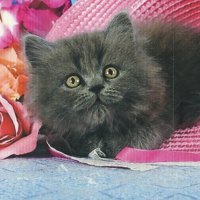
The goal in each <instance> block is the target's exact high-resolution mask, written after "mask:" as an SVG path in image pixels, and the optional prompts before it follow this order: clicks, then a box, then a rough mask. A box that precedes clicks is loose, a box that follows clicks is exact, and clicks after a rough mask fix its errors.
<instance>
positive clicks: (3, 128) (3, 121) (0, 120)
mask: <svg viewBox="0 0 200 200" xmlns="http://www.w3.org/2000/svg"><path fill="white" fill-rule="evenodd" d="M4 136H15V127H14V124H13V122H12V120H11V118H10V116H9V115H8V113H5V112H0V140H1V138H2V137H4Z"/></svg>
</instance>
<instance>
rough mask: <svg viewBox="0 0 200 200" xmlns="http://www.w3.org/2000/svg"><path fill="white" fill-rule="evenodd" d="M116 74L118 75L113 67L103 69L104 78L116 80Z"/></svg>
mask: <svg viewBox="0 0 200 200" xmlns="http://www.w3.org/2000/svg"><path fill="white" fill-rule="evenodd" d="M118 74H119V72H118V70H117V69H116V68H115V67H109V66H107V67H106V68H105V69H104V76H105V77H106V78H109V79H113V78H116V77H117V76H118Z"/></svg>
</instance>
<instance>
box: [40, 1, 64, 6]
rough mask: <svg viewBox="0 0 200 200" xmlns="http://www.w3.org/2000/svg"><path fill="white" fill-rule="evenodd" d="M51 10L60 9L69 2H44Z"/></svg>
mask: <svg viewBox="0 0 200 200" xmlns="http://www.w3.org/2000/svg"><path fill="white" fill-rule="evenodd" d="M42 1H43V2H44V3H45V4H46V5H47V6H48V7H49V8H59V7H61V6H62V5H64V3H65V2H66V1H67V0H42Z"/></svg>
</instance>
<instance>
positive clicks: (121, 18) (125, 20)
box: [106, 12, 133, 34]
mask: <svg viewBox="0 0 200 200" xmlns="http://www.w3.org/2000/svg"><path fill="white" fill-rule="evenodd" d="M106 32H107V33H108V34H125V33H129V34H133V27H132V22H131V19H130V17H129V15H128V13H126V12H121V13H119V14H117V15H116V16H115V17H114V18H113V19H112V20H111V22H110V23H109V25H108V27H107V29H106Z"/></svg>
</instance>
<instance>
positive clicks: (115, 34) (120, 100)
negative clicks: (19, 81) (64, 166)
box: [24, 13, 200, 157]
mask: <svg viewBox="0 0 200 200" xmlns="http://www.w3.org/2000/svg"><path fill="white" fill-rule="evenodd" d="M24 52H25V55H26V58H27V61H28V64H29V75H30V80H29V84H28V93H27V96H26V102H27V105H28V107H29V109H30V111H31V112H32V113H33V114H34V115H36V116H37V117H39V118H40V119H41V120H42V121H43V123H44V124H45V126H46V127H47V128H48V129H49V130H50V132H51V134H49V136H48V137H49V141H50V142H51V143H53V145H55V146H56V148H58V149H59V150H61V151H63V152H65V153H68V154H70V155H75V156H87V155H88V154H89V153H90V152H91V151H92V150H94V149H96V148H100V149H101V151H102V152H103V153H104V154H102V155H105V156H106V157H115V155H116V154H117V153H118V152H119V151H120V150H121V149H122V148H123V147H125V146H131V147H135V148H142V149H155V148H158V147H159V146H160V144H162V142H163V141H164V140H165V139H166V138H168V137H169V136H170V134H171V133H172V132H173V130H174V129H175V128H177V127H178V126H179V125H180V124H183V123H184V122H194V121H195V120H196V119H197V118H198V116H199V112H200V104H199V102H200V93H199V92H200V78H199V75H200V35H199V34H197V33H195V32H194V31H193V30H189V29H187V28H182V27H179V26H177V25H173V24H170V25H167V24H166V25H164V24H162V23H155V24H151V23H149V24H148V23H147V24H142V25H141V24H139V25H134V24H132V22H131V20H130V18H129V16H128V15H127V14H126V13H120V14H118V15H117V16H115V17H114V18H113V20H112V21H111V22H110V23H109V25H108V27H107V28H106V29H105V30H104V31H97V32H92V33H84V34H81V35H76V36H74V37H72V38H64V39H60V40H58V41H56V42H48V41H45V40H43V39H42V38H40V37H37V36H27V37H26V38H25V41H24Z"/></svg>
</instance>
